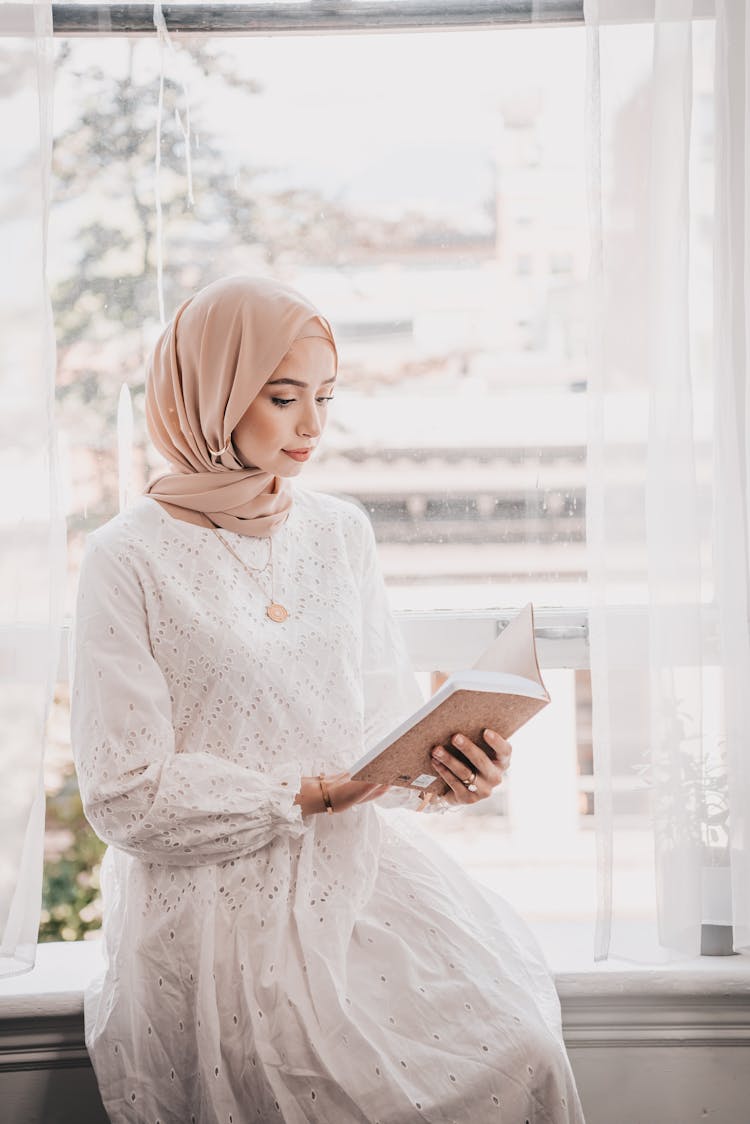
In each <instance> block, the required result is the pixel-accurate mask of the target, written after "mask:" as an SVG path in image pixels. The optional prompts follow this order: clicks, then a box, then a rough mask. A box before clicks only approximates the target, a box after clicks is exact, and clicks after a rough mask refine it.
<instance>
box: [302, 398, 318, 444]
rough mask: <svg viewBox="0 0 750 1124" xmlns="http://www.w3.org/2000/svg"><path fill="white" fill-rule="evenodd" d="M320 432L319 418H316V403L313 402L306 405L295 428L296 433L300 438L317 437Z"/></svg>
mask: <svg viewBox="0 0 750 1124" xmlns="http://www.w3.org/2000/svg"><path fill="white" fill-rule="evenodd" d="M320 432H321V425H320V418H319V417H318V406H317V403H315V402H313V403H310V404H308V406H307V407H306V409H305V411H304V413H303V414H302V417H301V418H300V421H299V425H298V426H297V433H298V434H299V435H300V437H319V436H320Z"/></svg>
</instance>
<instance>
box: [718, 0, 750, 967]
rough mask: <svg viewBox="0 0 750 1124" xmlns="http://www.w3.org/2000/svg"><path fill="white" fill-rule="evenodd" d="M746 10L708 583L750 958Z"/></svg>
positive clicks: (734, 93) (723, 265) (721, 120)
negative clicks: (712, 575) (712, 567)
mask: <svg viewBox="0 0 750 1124" xmlns="http://www.w3.org/2000/svg"><path fill="white" fill-rule="evenodd" d="M749 65H750V13H748V11H747V8H746V5H745V0H717V4H716V177H717V179H716V258H715V262H716V279H717V283H716V286H715V290H714V305H715V314H714V320H715V324H716V344H715V355H716V390H715V410H716V418H717V428H718V431H719V434H720V439H717V442H716V465H717V468H716V472H717V478H718V487H717V504H716V574H717V580H716V586H717V602H718V613H719V634H720V659H721V664H722V668H723V672H724V682H725V696H726V745H727V774H728V786H727V788H728V805H729V859H730V870H731V891H732V902H733V910H732V920H733V925H734V947H735V950H736V951H738V952H744V953H750V848H749V847H748V845H747V833H748V828H750V760H749V759H748V758H749V755H748V742H750V636H749V635H748V620H750V596H749V590H748V584H749V582H750V547H749V539H748V533H749V530H750V460H749V459H748V458H749V455H750V449H749V448H748V441H749V436H748V435H749V433H750V385H749V383H750V380H749V379H748V345H749V344H750V339H749V338H748V313H747V309H748V298H750V292H749V289H750V274H749V273H748V269H749V268H750V242H749V239H748V234H749V227H748V222H749V221H750V216H749V215H748V203H749V201H750V169H748V157H749V156H750V73H749V72H748V68H749Z"/></svg>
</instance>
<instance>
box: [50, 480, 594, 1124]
mask: <svg viewBox="0 0 750 1124" xmlns="http://www.w3.org/2000/svg"><path fill="white" fill-rule="evenodd" d="M225 536H226V537H227V540H228V541H230V542H231V544H232V546H233V547H234V548H235V550H237V551H238V553H239V554H240V555H241V556H242V557H243V558H244V559H245V560H246V561H247V563H248V565H250V566H262V564H263V561H264V557H265V554H264V552H266V553H267V550H266V544H265V542H264V541H263V540H255V539H251V538H248V537H247V536H240V535H236V534H233V533H232V532H225ZM274 567H275V582H276V589H277V594H278V597H279V599H280V600H281V601H282V603H283V604H284V605H285V606H286V607H287V608H288V609H289V611H290V614H291V616H290V618H289V620H288V621H287V622H285V624H284V625H278V624H275V623H273V622H272V621H269V620H268V619H267V618H266V616H265V600H264V598H263V595H262V593H261V591H260V590H259V589H258V588H257V587H256V586H255V585H254V584H253V583H252V582H250V581H249V579H248V578H247V575H246V573H245V572H244V570H243V569H242V567H240V566H239V564H238V563H237V561H236V559H234V558H233V557H232V556H231V555H230V554H229V553H228V551H226V549H225V548H224V547H223V546H222V545H221V543H219V542H218V541H217V539H216V536H215V535H214V534H213V533H212V532H211V531H210V530H209V529H207V528H202V527H198V526H195V525H193V524H188V523H185V522H182V521H177V520H175V519H172V518H171V517H170V516H169V515H167V514H166V513H165V512H164V510H163V509H162V508H161V507H160V506H159V504H158V503H157V502H156V501H155V500H153V499H151V498H150V497H147V496H143V497H140V498H139V499H138V500H137V501H136V502H135V503H134V504H133V505H132V507H130V508H128V509H127V510H126V511H124V512H122V513H121V514H120V515H118V516H116V517H115V518H114V519H112V520H110V521H109V522H108V523H106V524H105V525H104V526H102V527H100V528H98V529H97V530H96V531H95V532H93V534H91V535H89V537H88V540H87V545H86V551H85V555H84V559H83V562H82V566H81V571H80V580H79V588H78V597H77V605H76V617H75V624H74V648H73V691H72V710H71V732H72V742H73V750H74V755H75V760H76V766H77V770H78V777H79V783H80V788H81V794H82V798H83V801H84V807H85V811H86V815H87V817H88V818H89V820H90V822H91V824H92V826H93V827H94V829H95V830H96V832H97V833H98V834H99V835H100V836H101V838H102V839H104V840H105V841H106V842H107V843H108V844H109V847H108V849H107V852H106V854H105V858H104V861H103V866H102V894H103V899H104V910H105V914H104V940H105V949H106V962H107V967H106V969H105V971H104V973H103V974H102V976H101V977H100V978H99V979H97V980H96V981H95V982H94V983H93V984H92V985H91V987H90V988H89V990H88V991H87V993H86V996H85V1022H86V1042H87V1045H88V1049H89V1052H90V1055H91V1058H92V1062H93V1065H94V1069H95V1072H96V1076H97V1080H98V1083H99V1087H100V1091H101V1094H102V1098H103V1101H104V1105H105V1107H106V1109H107V1112H108V1114H109V1116H110V1119H111V1120H112V1122H113V1124H126V1122H127V1124H141V1122H143V1124H146V1122H148V1124H191V1122H193V1124H245V1122H248V1121H261V1122H263V1124H265V1122H268V1121H275V1120H279V1121H289V1122H293V1124H305V1122H315V1124H354V1122H361V1124H365V1122H367V1124H375V1122H380V1124H407V1122H412V1121H414V1122H416V1121H429V1122H432V1124H449V1122H451V1121H461V1122H462V1124H463V1122H464V1121H467V1120H471V1121H474V1122H477V1124H483V1122H485V1121H487V1122H489V1121H504V1122H512V1124H524V1122H529V1124H531V1122H534V1124H542V1122H544V1124H550V1122H551V1124H570V1122H575V1124H580V1122H581V1121H582V1120H583V1116H582V1113H581V1109H580V1104H579V1101H578V1097H577V1094H576V1090H575V1084H574V1080H573V1076H572V1073H571V1070H570V1065H569V1062H568V1059H567V1056H566V1053H565V1049H564V1046H563V1044H562V1037H561V1032H560V1010H559V1003H558V1000H557V995H556V993H555V990H554V985H553V983H552V980H551V978H550V976H549V974H548V971H547V968H546V966H545V964H544V961H543V958H542V956H541V953H540V951H539V949H538V947H537V945H536V943H535V941H534V938H533V936H532V934H531V933H530V932H529V930H528V928H527V927H526V925H525V924H524V923H523V922H522V920H521V919H520V918H519V917H518V916H517V915H516V914H515V912H514V911H513V910H512V909H511V908H510V907H509V906H508V905H507V903H505V902H504V900H503V899H502V898H500V897H499V896H497V895H495V894H493V893H491V892H490V891H489V890H486V889H484V888H483V887H481V886H480V885H478V884H477V883H475V882H474V881H473V880H472V879H470V878H468V877H467V876H466V874H465V873H464V872H463V871H462V870H461V868H459V867H458V866H457V864H455V863H454V862H453V861H452V859H451V858H450V856H449V855H448V854H447V852H445V851H444V850H443V849H442V848H441V847H439V846H438V845H437V844H435V843H434V842H433V841H432V840H431V839H430V838H429V837H428V836H427V835H426V833H425V832H424V831H423V830H422V829H421V827H420V826H419V824H420V820H419V816H416V815H415V814H414V812H413V811H412V810H409V808H408V805H414V806H416V805H417V798H416V796H414V795H413V794H411V793H408V792H405V791H394V792H392V793H389V794H388V795H387V796H386V797H384V798H383V799H381V800H379V801H377V802H372V803H368V804H363V805H360V806H358V807H355V808H353V809H351V810H350V811H348V812H346V813H343V814H341V815H335V816H324V815H318V816H310V817H306V818H305V819H304V820H303V818H302V816H301V813H300V809H299V806H298V805H295V804H294V802H293V801H294V796H295V794H296V792H297V791H298V789H299V782H300V777H301V776H302V775H312V774H316V773H318V772H321V771H322V772H334V771H341V770H344V769H346V768H347V767H348V766H349V765H350V764H351V763H352V761H354V760H356V759H357V757H359V756H360V755H361V754H362V752H364V750H365V749H366V748H368V747H369V746H370V745H372V744H373V743H374V742H375V741H376V740H377V739H378V738H380V737H382V736H383V735H384V734H385V733H387V732H388V730H389V729H391V728H392V727H393V725H394V724H395V723H396V722H398V721H400V720H401V719H402V718H403V717H404V716H405V715H406V714H407V713H409V712H410V711H411V710H412V709H414V707H415V706H416V705H418V704H419V702H421V694H420V692H419V689H418V686H417V684H416V680H415V678H414V675H413V673H412V671H411V668H410V666H409V662H408V658H407V656H406V652H405V650H404V645H403V642H402V640H401V635H400V632H399V630H398V627H397V626H396V625H395V623H394V621H393V619H392V617H391V615H390V611H389V608H388V602H387V596H386V592H385V587H384V584H383V580H382V576H381V573H380V570H379V566H378V561H377V554H376V549H375V541H374V537H373V533H372V529H371V527H370V524H369V521H368V519H367V517H366V515H365V514H364V513H363V512H362V511H361V510H360V509H359V508H358V507H357V506H356V505H355V504H353V503H349V502H347V501H345V500H342V499H337V498H334V497H331V496H325V495H322V494H319V493H315V492H311V491H306V490H304V489H302V488H301V487H299V485H296V484H295V486H294V502H293V505H292V510H291V514H290V516H289V518H288V520H287V522H286V523H285V524H284V526H283V527H282V528H281V530H280V531H279V532H278V533H277V534H276V536H275V537H274ZM451 814H456V815H460V814H461V813H460V811H452V813H451Z"/></svg>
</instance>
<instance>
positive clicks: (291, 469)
mask: <svg viewBox="0 0 750 1124" xmlns="http://www.w3.org/2000/svg"><path fill="white" fill-rule="evenodd" d="M281 455H282V457H283V458H284V460H285V461H287V462H288V463H287V464H281V465H279V466H278V468H276V469H275V473H276V475H277V476H299V474H300V472H301V471H302V469H303V468H304V467H305V465H306V464H307V461H295V460H293V459H292V458H291V457H288V456H287V455H286V453H282V454H281Z"/></svg>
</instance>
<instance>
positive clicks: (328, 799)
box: [318, 773, 333, 816]
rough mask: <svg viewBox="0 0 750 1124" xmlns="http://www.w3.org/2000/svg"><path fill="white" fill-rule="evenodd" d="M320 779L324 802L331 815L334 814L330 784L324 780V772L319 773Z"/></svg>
mask: <svg viewBox="0 0 750 1124" xmlns="http://www.w3.org/2000/svg"><path fill="white" fill-rule="evenodd" d="M318 780H319V782H320V791H321V793H322V794H323V803H324V804H325V806H326V812H327V813H328V815H329V816H332V815H333V804H332V803H331V797H330V794H329V792H328V785H327V784H326V782H325V781H324V780H323V774H322V773H319V774H318Z"/></svg>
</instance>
